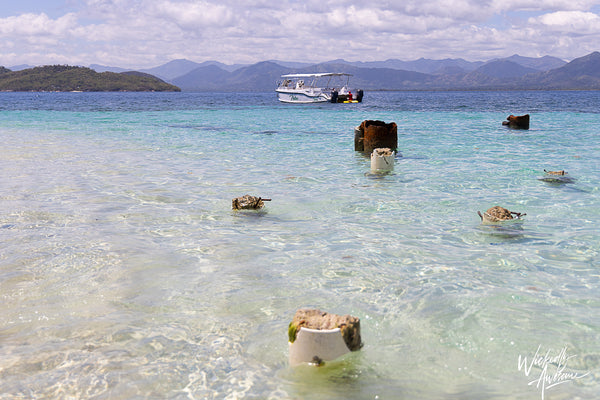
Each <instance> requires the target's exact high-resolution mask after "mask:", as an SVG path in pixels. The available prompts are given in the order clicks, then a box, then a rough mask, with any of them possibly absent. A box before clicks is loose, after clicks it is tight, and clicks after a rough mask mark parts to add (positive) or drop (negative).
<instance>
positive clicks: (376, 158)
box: [371, 148, 395, 172]
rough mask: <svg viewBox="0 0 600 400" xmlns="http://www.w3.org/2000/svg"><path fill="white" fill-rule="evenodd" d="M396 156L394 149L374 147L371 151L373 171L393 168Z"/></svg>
mask: <svg viewBox="0 0 600 400" xmlns="http://www.w3.org/2000/svg"><path fill="white" fill-rule="evenodd" d="M394 156H395V153H394V152H393V151H392V149H389V148H384V149H374V150H373V152H372V153H371V172H377V171H380V172H381V171H384V172H385V171H391V170H393V169H394Z"/></svg>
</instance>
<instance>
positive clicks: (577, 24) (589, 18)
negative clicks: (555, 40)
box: [529, 11, 600, 35]
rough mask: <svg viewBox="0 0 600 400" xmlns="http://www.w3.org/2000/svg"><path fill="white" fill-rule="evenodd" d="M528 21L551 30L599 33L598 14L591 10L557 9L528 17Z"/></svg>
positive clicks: (572, 32) (573, 32)
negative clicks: (534, 16) (538, 15)
mask: <svg viewBox="0 0 600 400" xmlns="http://www.w3.org/2000/svg"><path fill="white" fill-rule="evenodd" d="M529 23H530V24H531V25H533V26H538V27H540V28H543V29H547V30H550V31H553V32H561V33H565V34H595V35H600V16H598V15H597V14H594V13H591V12H581V11H557V12H553V13H549V14H544V15H542V16H540V17H537V18H530V20H529Z"/></svg>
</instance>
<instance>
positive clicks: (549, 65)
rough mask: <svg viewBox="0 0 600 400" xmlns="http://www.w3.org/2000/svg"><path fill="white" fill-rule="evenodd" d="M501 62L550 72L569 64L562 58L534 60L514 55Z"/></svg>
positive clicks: (547, 57) (548, 57)
mask: <svg viewBox="0 0 600 400" xmlns="http://www.w3.org/2000/svg"><path fill="white" fill-rule="evenodd" d="M500 60H505V61H512V62H514V63H517V64H519V65H522V66H523V67H527V68H532V69H535V70H538V71H548V70H551V69H555V68H560V67H562V66H563V65H565V64H566V63H567V62H566V61H564V60H561V59H560V58H556V57H550V56H544V57H540V58H533V57H522V56H520V55H517V54H514V55H512V56H510V57H507V58H503V59H500ZM493 61H499V60H493Z"/></svg>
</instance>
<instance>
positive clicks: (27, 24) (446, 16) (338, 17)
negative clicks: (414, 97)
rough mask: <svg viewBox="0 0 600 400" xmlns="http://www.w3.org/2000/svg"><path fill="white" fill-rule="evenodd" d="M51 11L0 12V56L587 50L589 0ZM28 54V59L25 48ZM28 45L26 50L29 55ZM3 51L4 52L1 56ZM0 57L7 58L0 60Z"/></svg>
mask: <svg viewBox="0 0 600 400" xmlns="http://www.w3.org/2000/svg"><path fill="white" fill-rule="evenodd" d="M69 4H71V5H72V7H73V8H71V9H69V10H68V12H67V13H65V14H64V15H63V16H61V17H59V18H55V19H52V18H49V17H48V16H47V14H45V13H43V12H41V13H40V12H38V13H27V14H22V15H16V16H10V17H6V18H2V19H0V37H1V38H2V39H3V45H4V47H5V48H4V49H3V53H2V54H1V55H0V65H2V64H7V63H10V62H13V63H14V64H17V63H34V62H38V63H39V62H40V59H44V55H43V54H44V51H43V48H44V47H45V53H46V54H48V57H46V58H45V60H47V61H45V62H49V61H50V60H48V59H49V57H50V55H52V57H56V58H60V59H61V62H62V60H63V58H69V59H71V60H73V61H72V62H73V63H84V64H85V63H87V64H91V63H99V64H105V65H106V64H109V65H111V64H112V65H119V66H123V67H128V68H142V67H151V66H155V65H158V64H160V63H164V62H167V61H170V60H172V59H175V58H187V59H190V60H194V61H198V62H201V61H205V60H218V61H222V62H225V63H252V62H258V61H261V60H266V59H280V60H288V61H307V62H319V61H326V60H331V59H334V58H345V59H347V60H364V61H367V60H382V59H388V58H399V59H403V60H410V59H416V58H420V57H425V58H438V59H439V58H446V57H452V58H457V57H462V58H466V59H469V60H482V59H489V58H494V57H502V56H509V55H512V54H515V53H518V54H521V55H525V56H535V55H545V54H551V55H556V56H559V57H563V58H567V59H569V58H574V57H578V56H581V55H584V54H586V53H585V52H586V51H588V50H589V51H590V52H591V51H594V50H597V48H595V47H597V43H598V39H599V37H598V35H599V32H600V21H599V19H600V16H599V15H598V14H597V11H598V5H597V0H428V1H423V0H405V1H402V2H399V1H394V0H381V1H379V2H376V3H372V2H363V3H361V2H356V1H352V0H303V1H298V0H279V1H276V2H274V1H271V0H253V1H252V2H243V1H239V0H218V1H217V0H80V1H77V2H70V3H69ZM33 54H35V55H36V57H37V58H36V60H31V59H26V57H28V56H31V55H33ZM27 55H28V56H27ZM7 60H8V61H7ZM9 65H10V64H9Z"/></svg>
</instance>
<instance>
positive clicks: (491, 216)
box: [477, 206, 527, 224]
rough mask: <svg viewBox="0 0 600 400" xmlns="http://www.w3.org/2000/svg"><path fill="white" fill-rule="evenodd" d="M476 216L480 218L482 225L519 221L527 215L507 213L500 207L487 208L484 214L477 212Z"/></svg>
mask: <svg viewBox="0 0 600 400" xmlns="http://www.w3.org/2000/svg"><path fill="white" fill-rule="evenodd" d="M477 214H478V215H479V218H481V223H483V224H497V223H499V222H504V221H509V220H514V219H520V218H521V217H524V216H525V215H527V214H525V213H519V212H515V211H509V210H507V209H506V208H503V207H500V206H494V207H492V208H489V209H488V210H487V211H485V212H484V213H482V212H481V211H477Z"/></svg>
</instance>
